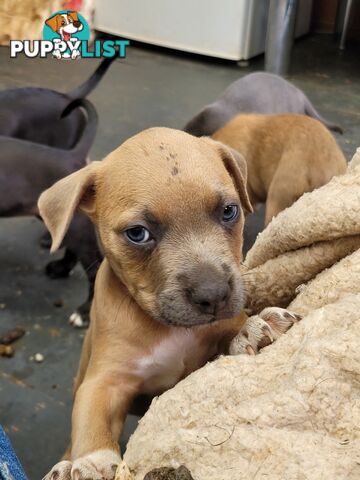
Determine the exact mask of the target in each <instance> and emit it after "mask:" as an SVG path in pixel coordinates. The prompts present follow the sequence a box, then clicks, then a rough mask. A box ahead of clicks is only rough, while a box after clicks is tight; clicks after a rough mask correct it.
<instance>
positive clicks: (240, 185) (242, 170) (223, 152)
mask: <svg viewBox="0 0 360 480" xmlns="http://www.w3.org/2000/svg"><path fill="white" fill-rule="evenodd" d="M206 140H207V141H210V142H212V143H213V144H214V145H215V146H216V148H217V149H218V152H219V154H220V156H221V159H222V161H223V163H224V166H225V168H226V170H227V171H228V172H229V174H230V176H231V177H232V179H233V182H234V183H235V187H236V189H237V191H238V193H239V197H240V200H241V204H242V207H243V208H244V211H245V213H252V212H253V208H252V205H251V203H250V199H249V195H248V193H247V188H246V185H247V164H246V160H245V158H244V157H243V156H242V155H241V154H240V153H239V152H237V151H236V150H234V149H233V148H230V147H228V146H227V145H224V144H223V143H221V142H217V141H215V140H212V139H210V138H206Z"/></svg>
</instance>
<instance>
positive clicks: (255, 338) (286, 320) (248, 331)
mask: <svg viewBox="0 0 360 480" xmlns="http://www.w3.org/2000/svg"><path fill="white" fill-rule="evenodd" d="M301 318H302V317H301V316H300V315H297V314H296V313H293V312H289V311H288V310H285V309H284V308H277V307H269V308H265V309H264V310H263V311H262V312H261V313H260V314H259V315H254V316H252V317H250V318H248V319H247V321H246V322H245V324H244V326H243V328H242V329H241V330H240V332H239V334H238V335H237V336H236V337H235V338H234V339H233V340H232V342H231V344H230V348H229V353H230V355H238V354H240V353H245V354H247V355H256V354H257V353H259V351H260V350H261V349H262V348H264V347H267V346H268V345H271V344H272V343H273V342H274V341H275V340H277V339H278V338H279V337H280V335H282V334H283V333H285V332H287V331H288V330H289V328H291V327H292V326H293V325H294V323H297V322H299V321H300V320H301Z"/></svg>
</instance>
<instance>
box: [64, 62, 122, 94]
mask: <svg viewBox="0 0 360 480" xmlns="http://www.w3.org/2000/svg"><path fill="white" fill-rule="evenodd" d="M115 58H117V57H116V55H114V56H113V57H111V58H105V59H104V60H103V61H102V62H101V63H100V65H99V66H98V68H97V69H96V70H95V72H94V73H93V74H92V75H91V77H90V78H88V79H87V80H86V82H85V83H83V84H82V85H80V86H79V87H77V88H75V90H72V91H71V92H69V93H67V94H66V95H67V96H68V97H70V98H73V99H74V100H75V99H76V98H85V97H86V96H87V95H89V93H90V92H91V91H92V90H94V88H95V87H96V86H97V84H98V83H99V82H100V80H101V79H102V77H103V76H104V75H105V73H106V71H107V69H108V68H109V67H110V65H111V64H112V62H113V61H114V60H115Z"/></svg>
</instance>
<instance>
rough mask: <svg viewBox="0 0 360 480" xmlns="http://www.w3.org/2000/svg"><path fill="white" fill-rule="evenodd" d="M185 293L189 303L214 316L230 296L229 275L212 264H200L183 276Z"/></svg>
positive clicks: (223, 306) (201, 311) (222, 308)
mask: <svg viewBox="0 0 360 480" xmlns="http://www.w3.org/2000/svg"><path fill="white" fill-rule="evenodd" d="M183 281H184V284H185V295H186V298H187V300H188V301H189V303H190V304H191V305H192V306H193V307H195V308H196V309H197V310H198V311H199V312H200V313H202V314H210V315H214V316H216V315H217V314H219V313H221V311H222V310H224V308H225V307H226V305H227V302H228V300H229V298H230V295H231V291H232V285H231V277H230V275H229V274H228V273H227V272H225V271H223V272H222V271H219V270H218V269H216V268H215V267H213V266H212V265H207V264H205V265H201V266H199V267H198V268H197V269H196V270H193V271H192V272H191V273H190V274H189V275H185V276H184V277H183Z"/></svg>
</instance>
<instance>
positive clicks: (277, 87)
mask: <svg viewBox="0 0 360 480" xmlns="http://www.w3.org/2000/svg"><path fill="white" fill-rule="evenodd" d="M241 112H242V113H262V114H276V113H299V114H303V115H308V116H309V117H313V118H316V119H317V120H319V121H320V122H322V123H323V124H324V125H325V126H326V127H327V128H329V129H330V130H334V131H336V132H339V133H343V131H342V128H341V127H340V126H339V125H335V124H333V123H331V122H329V121H328V120H326V119H325V118H323V117H322V116H321V115H320V114H319V113H318V112H317V110H316V109H315V107H314V106H313V105H312V103H311V102H310V100H309V99H308V98H307V96H306V95H305V94H304V92H302V91H301V90H300V89H299V88H297V87H295V85H292V84H291V83H290V82H288V81H287V80H285V79H284V78H282V77H279V76H278V75H274V74H271V73H266V72H254V73H250V74H249V75H246V76H245V77H242V78H240V79H239V80H236V81H235V82H234V83H232V84H231V85H229V86H228V88H227V89H226V90H225V91H224V92H223V93H222V94H221V95H220V96H219V97H218V98H217V99H216V100H215V102H213V103H210V104H209V105H206V106H205V107H204V108H203V109H202V110H201V111H200V112H199V113H198V114H197V115H195V117H193V118H192V119H191V120H190V121H189V122H188V123H187V124H186V125H185V127H184V130H185V132H187V133H190V134H192V135H195V136H196V137H201V136H204V135H206V136H208V135H212V134H213V133H214V132H216V130H219V128H221V127H223V126H224V125H225V124H226V123H227V122H228V121H229V120H231V119H232V118H233V117H235V116H236V115H237V114H238V113H241Z"/></svg>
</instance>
